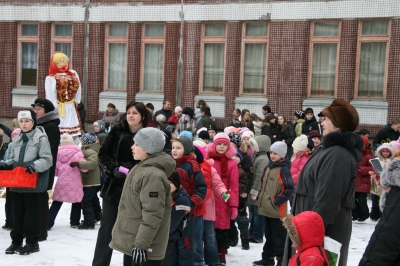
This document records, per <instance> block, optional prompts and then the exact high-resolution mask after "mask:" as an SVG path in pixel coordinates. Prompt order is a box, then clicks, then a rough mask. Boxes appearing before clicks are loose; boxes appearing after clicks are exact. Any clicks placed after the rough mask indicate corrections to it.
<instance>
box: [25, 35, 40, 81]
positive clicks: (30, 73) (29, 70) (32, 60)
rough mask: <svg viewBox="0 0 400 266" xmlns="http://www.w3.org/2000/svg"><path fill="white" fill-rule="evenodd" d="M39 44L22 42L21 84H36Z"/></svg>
mask: <svg viewBox="0 0 400 266" xmlns="http://www.w3.org/2000/svg"><path fill="white" fill-rule="evenodd" d="M37 56H38V44H37V43H36V42H21V85H22V86H36V74H37Z"/></svg>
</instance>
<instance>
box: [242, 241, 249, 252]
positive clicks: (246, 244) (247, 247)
mask: <svg viewBox="0 0 400 266" xmlns="http://www.w3.org/2000/svg"><path fill="white" fill-rule="evenodd" d="M249 242H250V239H242V249H243V250H249V249H250V244H249Z"/></svg>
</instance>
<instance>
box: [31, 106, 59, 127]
mask: <svg viewBox="0 0 400 266" xmlns="http://www.w3.org/2000/svg"><path fill="white" fill-rule="evenodd" d="M49 121H54V123H56V124H57V125H59V124H60V113H59V112H58V108H56V109H54V110H53V111H51V112H48V113H45V114H44V115H42V116H39V117H38V118H36V123H37V124H38V125H41V124H43V123H46V122H49Z"/></svg>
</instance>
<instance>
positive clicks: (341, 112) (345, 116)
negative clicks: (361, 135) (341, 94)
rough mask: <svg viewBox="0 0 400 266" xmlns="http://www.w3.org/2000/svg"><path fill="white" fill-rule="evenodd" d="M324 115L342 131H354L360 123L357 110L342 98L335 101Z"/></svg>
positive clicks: (325, 110)
mask: <svg viewBox="0 0 400 266" xmlns="http://www.w3.org/2000/svg"><path fill="white" fill-rule="evenodd" d="M322 114H323V115H324V116H326V117H328V118H329V119H330V120H331V121H332V123H333V125H335V126H336V127H338V128H340V129H341V130H342V131H354V130H356V128H357V126H358V123H359V116H358V113H357V110H356V109H355V108H354V107H353V106H352V105H351V104H349V103H348V102H346V101H345V100H343V99H341V98H338V99H335V100H334V101H333V102H332V104H331V105H330V106H328V107H327V108H325V109H324V110H323V111H322Z"/></svg>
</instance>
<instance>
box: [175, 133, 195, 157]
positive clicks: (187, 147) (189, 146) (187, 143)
mask: <svg viewBox="0 0 400 266" xmlns="http://www.w3.org/2000/svg"><path fill="white" fill-rule="evenodd" d="M173 141H179V142H180V143H182V146H183V155H188V154H189V153H191V152H192V151H193V142H192V140H191V139H189V138H188V137H186V136H178V137H176V138H175V139H174V140H173Z"/></svg>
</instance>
